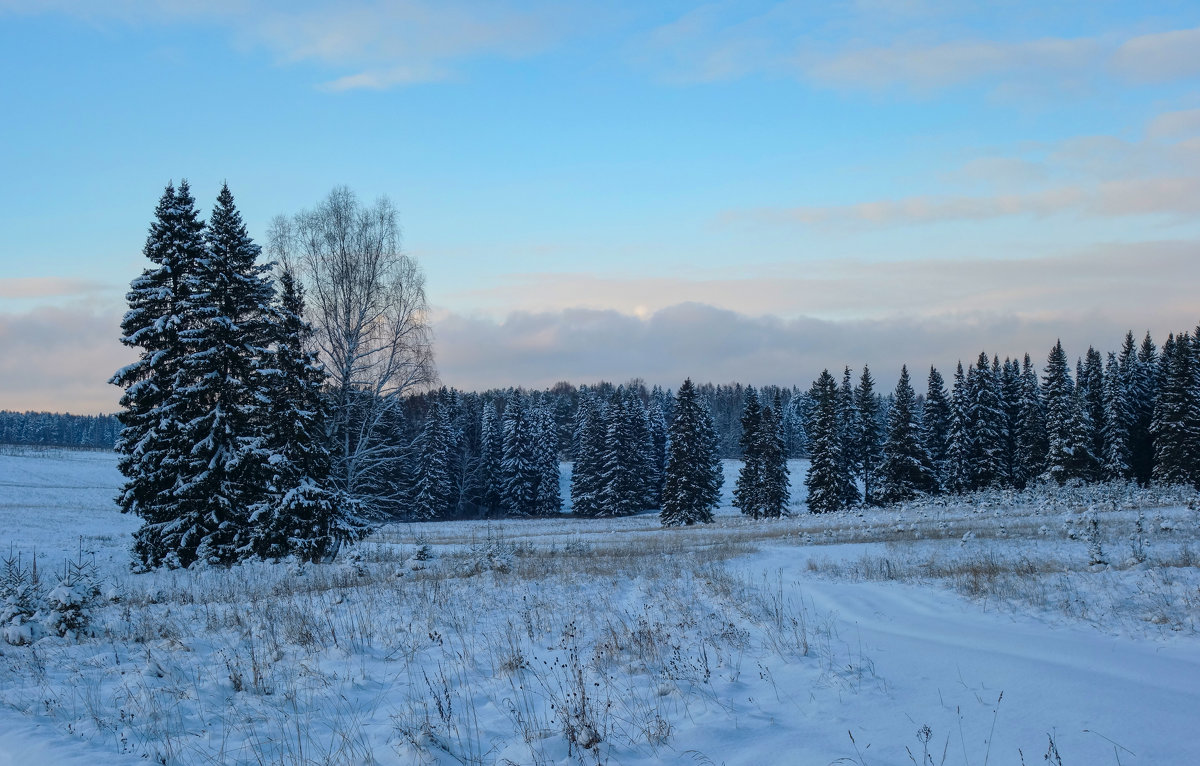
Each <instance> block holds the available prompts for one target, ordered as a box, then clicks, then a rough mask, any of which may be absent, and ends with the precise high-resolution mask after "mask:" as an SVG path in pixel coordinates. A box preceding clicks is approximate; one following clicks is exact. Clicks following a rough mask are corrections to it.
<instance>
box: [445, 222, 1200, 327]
mask: <svg viewBox="0 0 1200 766" xmlns="http://www.w3.org/2000/svg"><path fill="white" fill-rule="evenodd" d="M1198 252H1200V242H1197V241H1191V240H1184V241H1161V242H1140V243H1128V244H1119V245H1117V244H1114V245H1105V246H1094V247H1089V248H1086V249H1081V250H1078V251H1075V252H1071V253H1067V254H1057V255H1050V256H1044V257H1031V258H960V259H955V260H940V259H910V260H900V261H884V262H878V261H856V260H849V259H830V260H819V261H806V262H803V263H794V264H776V265H774V266H770V267H765V268H760V269H759V270H757V271H756V272H751V271H750V270H749V269H748V268H743V269H740V270H739V271H740V272H741V273H739V274H738V275H737V276H736V277H733V278H730V277H728V276H724V275H716V276H703V275H696V274H693V275H691V276H689V277H680V276H673V277H657V278H645V277H639V276H628V277H622V276H614V275H597V274H570V273H541V274H526V275H513V276H512V277H510V278H509V279H507V280H505V281H504V282H503V283H502V284H497V285H495V286H494V287H491V288H488V289H486V290H475V291H470V292H463V293H456V294H446V295H443V296H440V297H439V302H440V303H442V304H448V305H458V306H462V305H470V306H475V307H484V308H485V309H490V311H491V312H492V315H493V316H496V315H505V314H506V313H507V312H510V311H513V310H515V309H518V308H525V309H530V310H535V311H568V310H572V309H575V308H586V309H590V310H615V311H618V312H620V313H623V314H628V315H632V316H643V317H645V316H649V315H652V314H653V313H655V312H658V311H661V310H664V309H666V308H667V307H669V306H672V305H676V304H680V303H689V302H690V303H701V304H706V305H712V306H720V307H723V308H725V309H728V310H731V311H735V312H740V313H743V314H747V315H775V316H778V317H783V318H795V317H798V316H809V317H813V318H817V319H823V320H835V319H849V318H857V319H879V320H882V319H885V318H887V317H910V318H920V319H928V320H935V319H938V318H939V317H941V318H944V317H947V316H956V315H960V314H971V313H977V312H984V313H987V314H995V315H1000V314H1005V315H1013V316H1018V317H1022V318H1033V317H1048V316H1051V315H1054V316H1063V317H1070V316H1077V315H1080V314H1085V313H1088V312H1093V311H1100V310H1103V309H1105V307H1113V306H1116V307H1120V306H1135V307H1137V306H1155V307H1157V310H1161V311H1164V312H1166V313H1167V314H1169V315H1170V316H1172V317H1175V318H1176V320H1179V321H1182V318H1183V317H1186V316H1187V315H1188V314H1190V313H1192V312H1194V311H1195V309H1194V305H1195V296H1196V295H1197V294H1200V271H1197V270H1196V269H1195V268H1194V264H1195V261H1196V257H1197V253H1198ZM1197 318H1200V317H1197ZM580 321H582V319H581V320H580ZM1125 321H1130V320H1125Z"/></svg>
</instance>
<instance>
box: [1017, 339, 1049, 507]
mask: <svg viewBox="0 0 1200 766" xmlns="http://www.w3.org/2000/svg"><path fill="white" fill-rule="evenodd" d="M1016 443H1017V455H1018V460H1017V474H1016V476H1015V477H1014V482H1015V483H1016V485H1017V486H1018V487H1024V486H1025V485H1026V484H1028V483H1029V482H1031V481H1034V480H1035V479H1037V478H1038V477H1039V476H1041V475H1042V474H1043V473H1044V472H1045V470H1046V452H1047V451H1048V450H1049V448H1050V445H1049V442H1048V441H1047V437H1046V414H1045V408H1044V405H1043V402H1042V389H1041V386H1040V384H1039V383H1038V376H1037V371H1036V370H1035V369H1034V367H1033V362H1032V360H1031V359H1030V358H1029V354H1026V355H1025V359H1024V361H1023V362H1022V363H1021V402H1020V407H1019V409H1018V413H1017V438H1016Z"/></svg>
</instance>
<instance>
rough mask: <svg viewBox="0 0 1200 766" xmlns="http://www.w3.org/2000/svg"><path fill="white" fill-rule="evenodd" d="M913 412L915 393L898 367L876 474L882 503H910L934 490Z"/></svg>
mask: <svg viewBox="0 0 1200 766" xmlns="http://www.w3.org/2000/svg"><path fill="white" fill-rule="evenodd" d="M915 410H916V394H915V393H914V392H913V388H912V382H911V381H910V379H909V377H908V366H907V365H905V366H904V367H901V368H900V381H899V382H898V383H897V384H896V395H895V400H894V401H893V403H892V408H891V410H890V411H889V412H888V432H887V439H886V441H885V442H884V444H883V463H882V465H881V466H880V471H879V480H880V499H881V500H882V501H883V502H885V503H899V502H904V501H906V500H911V499H913V498H914V497H916V496H917V495H920V494H927V493H930V492H933V491H934V490H935V489H936V488H937V477H936V475H935V473H934V469H933V461H932V460H931V459H930V457H929V453H928V452H927V451H926V449H925V445H924V444H923V443H922V440H921V433H920V425H919V423H918V422H917V416H916V411H915Z"/></svg>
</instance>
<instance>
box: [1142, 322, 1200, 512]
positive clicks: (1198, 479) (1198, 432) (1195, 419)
mask: <svg viewBox="0 0 1200 766" xmlns="http://www.w3.org/2000/svg"><path fill="white" fill-rule="evenodd" d="M1192 344H1193V341H1192V337H1191V335H1189V334H1188V333H1186V332H1185V333H1182V334H1180V335H1179V336H1177V337H1176V336H1168V337H1167V341H1166V343H1164V344H1163V348H1162V362H1161V365H1160V368H1159V384H1158V397H1157V400H1156V401H1155V405H1154V419H1153V421H1152V423H1151V433H1152V434H1153V436H1154V479H1155V480H1156V481H1160V482H1164V483H1167V484H1191V485H1193V486H1196V487H1197V488H1200V390H1198V383H1200V379H1198V378H1197V366H1196V354H1195V351H1194V350H1193V348H1192Z"/></svg>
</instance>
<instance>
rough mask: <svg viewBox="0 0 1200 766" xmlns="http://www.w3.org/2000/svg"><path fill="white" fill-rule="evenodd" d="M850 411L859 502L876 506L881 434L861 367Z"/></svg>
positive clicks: (871, 387)
mask: <svg viewBox="0 0 1200 766" xmlns="http://www.w3.org/2000/svg"><path fill="white" fill-rule="evenodd" d="M854 409H855V414H856V420H857V424H858V427H857V429H856V430H855V435H856V437H857V443H856V444H855V448H854V453H855V462H856V464H857V467H858V471H859V476H861V477H862V482H863V502H865V503H866V504H867V505H877V504H878V503H879V498H878V497H877V495H878V491H879V488H878V486H877V480H878V473H879V463H880V461H881V460H882V457H883V433H882V428H881V427H880V423H879V411H880V407H879V399H878V397H876V396H875V379H874V378H873V377H871V370H870V368H869V367H867V366H865V365H864V366H863V371H862V377H861V378H859V381H858V386H857V387H855V389H854Z"/></svg>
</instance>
